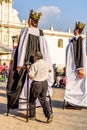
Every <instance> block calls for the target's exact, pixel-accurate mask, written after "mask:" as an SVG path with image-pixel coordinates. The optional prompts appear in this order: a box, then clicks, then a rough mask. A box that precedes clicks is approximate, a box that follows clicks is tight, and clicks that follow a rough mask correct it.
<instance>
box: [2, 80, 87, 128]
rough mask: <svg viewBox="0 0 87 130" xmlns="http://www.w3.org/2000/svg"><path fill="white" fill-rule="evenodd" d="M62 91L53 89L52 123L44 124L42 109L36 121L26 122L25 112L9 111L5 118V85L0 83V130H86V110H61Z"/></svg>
mask: <svg viewBox="0 0 87 130" xmlns="http://www.w3.org/2000/svg"><path fill="white" fill-rule="evenodd" d="M63 96H64V89H62V88H53V97H52V106H53V122H51V123H46V118H45V117H44V114H43V112H42V108H41V107H40V108H37V115H36V120H35V121H31V120H29V121H28V122H26V118H25V115H26V112H25V111H18V110H11V111H10V113H9V116H8V117H7V116H6V111H7V108H6V104H7V98H6V83H5V82H0V130H87V110H86V109H82V110H66V109H64V110H63V108H62V107H63Z"/></svg>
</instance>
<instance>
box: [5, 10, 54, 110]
mask: <svg viewBox="0 0 87 130" xmlns="http://www.w3.org/2000/svg"><path fill="white" fill-rule="evenodd" d="M40 16H41V13H39V12H34V11H33V10H31V11H30V14H29V20H28V24H29V27H27V28H23V29H22V31H21V33H20V39H19V43H18V46H17V49H16V52H15V55H14V59H13V63H12V67H11V70H10V74H9V79H8V83H7V107H8V110H9V109H10V108H11V109H15V108H18V107H19V97H23V98H26V93H27V92H26V91H27V88H26V73H27V70H26V68H25V67H23V66H25V64H27V63H29V64H32V63H33V57H34V54H35V52H37V51H40V52H42V54H43V59H44V60H45V61H47V63H48V64H49V66H50V68H51V70H52V72H51V73H50V74H49V76H48V86H49V88H50V89H49V90H48V93H49V94H50V95H51V94H52V88H51V86H52V84H53V82H54V79H53V68H52V63H51V58H50V54H49V49H48V46H47V42H46V39H45V37H44V35H43V31H42V30H40V29H39V28H38V27H37V26H38V22H39V19H40ZM29 81H30V80H29Z"/></svg>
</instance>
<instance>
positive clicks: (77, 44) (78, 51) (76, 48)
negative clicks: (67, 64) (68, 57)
mask: <svg viewBox="0 0 87 130" xmlns="http://www.w3.org/2000/svg"><path fill="white" fill-rule="evenodd" d="M82 40H83V39H82V37H81V36H80V37H79V38H78V39H77V40H76V41H73V52H74V59H75V64H76V68H83V49H82Z"/></svg>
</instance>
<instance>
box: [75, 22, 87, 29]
mask: <svg viewBox="0 0 87 130" xmlns="http://www.w3.org/2000/svg"><path fill="white" fill-rule="evenodd" d="M84 27H85V24H83V23H81V22H76V28H79V29H82V30H83V28H84Z"/></svg>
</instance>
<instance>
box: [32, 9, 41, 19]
mask: <svg viewBox="0 0 87 130" xmlns="http://www.w3.org/2000/svg"><path fill="white" fill-rule="evenodd" d="M41 15H42V14H41V12H39V13H38V12H34V11H33V10H31V11H30V18H33V19H34V20H39V19H40V16H41Z"/></svg>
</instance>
